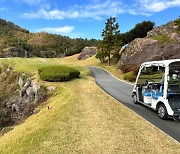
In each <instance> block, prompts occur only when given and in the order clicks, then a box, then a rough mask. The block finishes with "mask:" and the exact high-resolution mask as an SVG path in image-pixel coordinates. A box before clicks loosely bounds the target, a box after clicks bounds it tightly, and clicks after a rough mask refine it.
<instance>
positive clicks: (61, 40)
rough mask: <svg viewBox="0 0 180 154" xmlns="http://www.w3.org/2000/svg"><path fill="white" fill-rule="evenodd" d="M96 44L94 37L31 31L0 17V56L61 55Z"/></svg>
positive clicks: (76, 51) (73, 52)
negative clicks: (89, 38) (73, 37)
mask: <svg viewBox="0 0 180 154" xmlns="http://www.w3.org/2000/svg"><path fill="white" fill-rule="evenodd" d="M96 45H97V40H95V39H91V40H88V39H82V38H76V39H71V38H69V37H67V36H61V35H56V34H49V33H45V32H40V33H31V32H29V31H28V30H26V29H23V28H21V27H19V26H17V25H15V24H13V23H12V22H7V21H5V20H3V19H0V57H12V56H15V57H16V56H18V57H24V56H37V57H62V56H69V55H73V54H76V53H79V52H81V51H82V49H83V48H84V47H85V46H96ZM19 51H21V52H19ZM23 51H24V52H23Z"/></svg>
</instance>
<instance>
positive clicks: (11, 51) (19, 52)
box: [0, 47, 30, 58]
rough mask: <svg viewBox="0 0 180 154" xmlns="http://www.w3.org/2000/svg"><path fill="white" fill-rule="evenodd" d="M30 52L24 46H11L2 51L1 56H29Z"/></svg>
mask: <svg viewBox="0 0 180 154" xmlns="http://www.w3.org/2000/svg"><path fill="white" fill-rule="evenodd" d="M29 56H30V55H29V52H27V51H26V50H24V49H22V48H17V47H10V48H6V49H4V50H3V52H1V53H0V57H1V58H5V57H25V58H27V57H29Z"/></svg>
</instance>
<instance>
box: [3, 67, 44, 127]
mask: <svg viewBox="0 0 180 154" xmlns="http://www.w3.org/2000/svg"><path fill="white" fill-rule="evenodd" d="M0 68H1V69H0V70H1V71H0V84H1V86H0V130H1V128H3V127H6V126H12V125H14V124H18V123H20V122H22V121H23V120H25V119H26V118H27V117H28V116H30V115H32V114H34V113H36V112H37V111H36V107H37V106H38V105H39V104H40V103H42V102H43V101H44V100H46V98H47V97H46V96H47V89H46V88H45V87H43V86H41V85H40V84H38V83H37V82H35V81H34V80H33V79H32V78H31V77H30V76H29V75H28V74H26V73H19V72H17V71H15V70H14V69H13V68H12V67H6V66H0Z"/></svg>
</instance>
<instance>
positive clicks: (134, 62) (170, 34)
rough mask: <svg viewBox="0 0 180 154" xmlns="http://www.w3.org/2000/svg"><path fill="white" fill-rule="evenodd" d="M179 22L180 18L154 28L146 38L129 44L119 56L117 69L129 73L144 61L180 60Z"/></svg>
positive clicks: (137, 39)
mask: <svg viewBox="0 0 180 154" xmlns="http://www.w3.org/2000/svg"><path fill="white" fill-rule="evenodd" d="M179 21H180V18H179V19H177V20H175V21H171V22H169V23H167V24H165V25H162V26H159V27H155V28H154V29H153V30H151V31H149V32H148V33H147V36H146V37H144V38H136V39H134V40H133V41H132V42H130V43H129V44H128V45H127V46H126V47H125V49H124V50H123V52H122V54H121V58H120V60H119V63H118V67H119V68H120V69H121V70H123V71H124V72H129V71H132V70H135V69H136V68H137V67H138V66H139V65H140V64H142V63H143V62H146V61H153V60H165V59H178V58H180V53H179V51H180V30H179V29H180V28H179V27H180V23H179Z"/></svg>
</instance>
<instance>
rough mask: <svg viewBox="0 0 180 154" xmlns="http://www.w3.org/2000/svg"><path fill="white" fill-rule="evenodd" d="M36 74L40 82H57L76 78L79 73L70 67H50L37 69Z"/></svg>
mask: <svg viewBox="0 0 180 154" xmlns="http://www.w3.org/2000/svg"><path fill="white" fill-rule="evenodd" d="M38 74H39V76H40V79H41V80H44V81H50V82H58V81H69V80H71V79H73V78H78V77H79V75H80V72H79V70H77V69H75V68H72V67H67V66H59V65H52V66H47V67H43V68H40V69H38Z"/></svg>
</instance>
